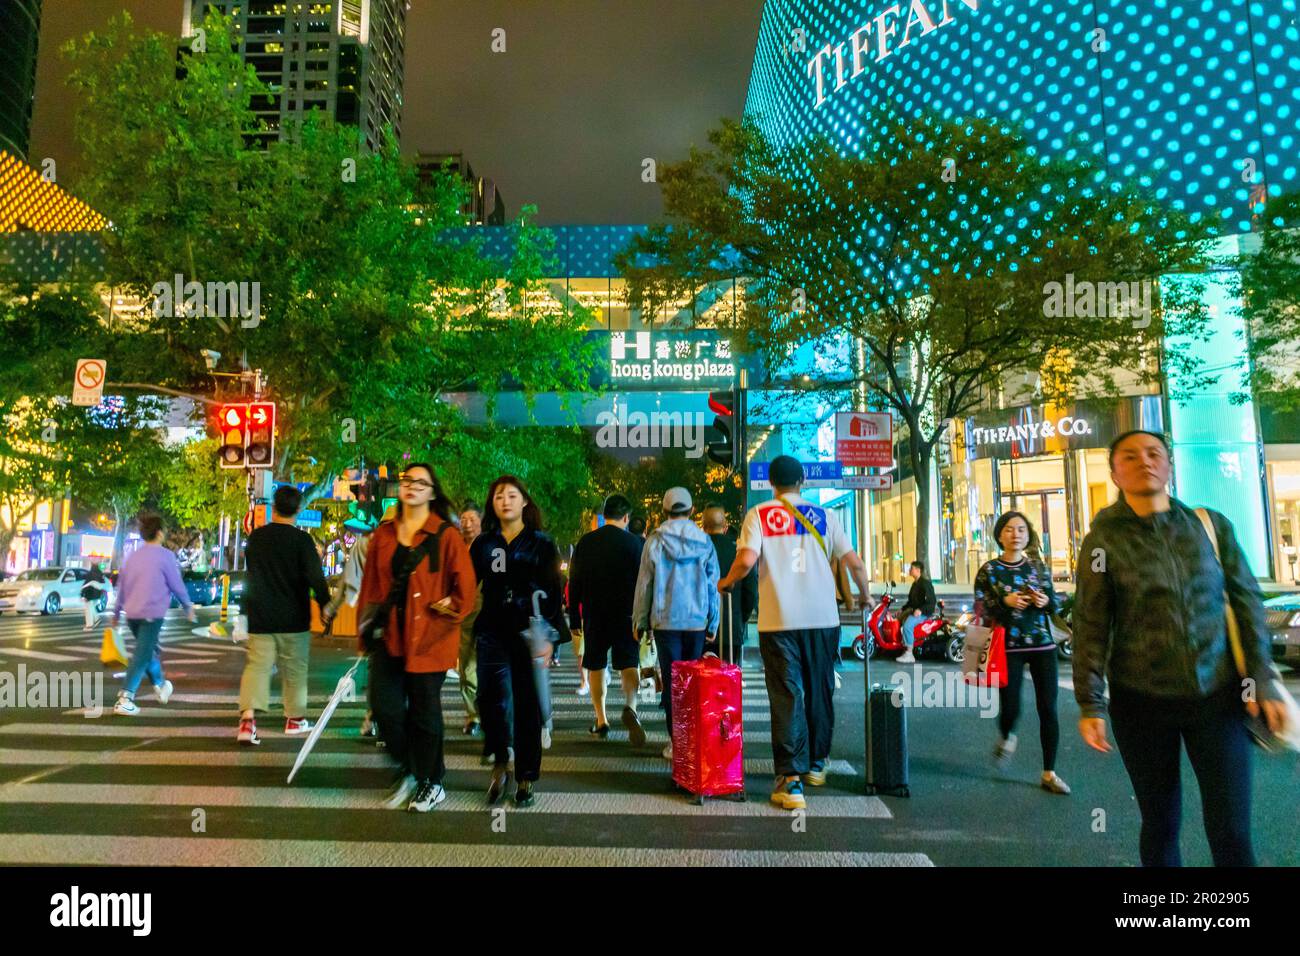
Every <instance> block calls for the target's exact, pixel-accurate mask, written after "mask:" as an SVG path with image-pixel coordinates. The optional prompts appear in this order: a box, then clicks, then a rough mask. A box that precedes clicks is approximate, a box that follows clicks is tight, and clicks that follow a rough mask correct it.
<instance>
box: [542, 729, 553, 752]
mask: <svg viewBox="0 0 1300 956" xmlns="http://www.w3.org/2000/svg"><path fill="white" fill-rule="evenodd" d="M542 749H543V750H550V749H551V728H550V727H543V728H542Z"/></svg>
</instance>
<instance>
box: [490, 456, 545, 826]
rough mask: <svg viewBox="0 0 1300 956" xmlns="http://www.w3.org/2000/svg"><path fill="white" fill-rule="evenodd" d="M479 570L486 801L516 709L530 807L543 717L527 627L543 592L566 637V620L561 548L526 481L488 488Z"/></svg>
mask: <svg viewBox="0 0 1300 956" xmlns="http://www.w3.org/2000/svg"><path fill="white" fill-rule="evenodd" d="M470 556H471V558H472V559H473V562H474V573H475V574H476V575H477V576H478V579H479V580H480V581H482V582H483V609H482V610H481V611H480V612H479V615H478V618H477V619H476V620H475V621H474V635H475V637H476V639H477V641H478V705H479V719H480V720H481V721H482V723H483V732H484V736H485V738H486V739H485V743H486V745H487V749H488V751H489V752H490V753H491V754H492V757H493V767H492V779H491V783H490V785H489V787H488V803H489V804H494V803H496V802H497V801H499V800H500V799H501V797H502V795H503V794H504V793H505V791H506V787H507V786H508V785H509V782H510V739H511V729H510V727H509V726H508V725H507V720H508V715H509V714H510V713H511V712H512V711H513V714H514V727H513V730H514V749H515V775H516V777H517V779H518V788H517V789H516V790H515V805H516V806H520V807H527V806H531V805H532V803H533V784H534V783H535V782H536V781H537V779H538V777H539V776H540V775H541V769H542V736H543V730H544V727H543V721H542V711H541V701H540V698H539V695H538V690H537V683H536V680H537V677H536V675H535V674H534V664H533V658H532V655H531V653H530V651H529V647H528V644H527V643H526V642H525V640H524V637H523V634H522V632H523V631H524V630H525V629H526V628H527V627H528V623H529V618H530V617H532V615H533V594H534V592H537V591H541V592H542V595H541V597H540V606H541V611H542V616H543V617H544V618H545V619H546V620H547V621H548V622H550V623H551V625H552V626H553V627H555V628H556V629H557V630H559V631H560V632H561V640H563V636H564V635H565V634H567V630H568V629H567V627H566V626H565V625H564V623H563V621H562V613H561V608H562V605H563V592H564V586H563V583H562V578H561V574H560V552H559V549H558V548H557V547H556V546H555V542H554V541H553V540H552V539H551V537H550V536H549V535H547V534H545V533H543V531H542V512H541V510H540V509H539V508H538V507H537V505H536V503H535V502H534V501H533V499H532V498H531V497H529V495H528V491H527V489H525V488H524V485H523V483H522V482H521V481H520V480H519V479H518V478H515V477H513V476H511V475H503V476H502V477H500V478H498V479H497V480H496V481H494V482H492V486H491V487H490V488H489V489H488V495H487V513H486V514H484V515H483V530H482V533H480V534H479V536H478V537H477V538H476V539H474V545H473V547H472V548H470Z"/></svg>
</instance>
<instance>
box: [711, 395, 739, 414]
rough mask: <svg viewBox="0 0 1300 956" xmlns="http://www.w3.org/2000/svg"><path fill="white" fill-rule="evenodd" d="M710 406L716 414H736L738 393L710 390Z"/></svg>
mask: <svg viewBox="0 0 1300 956" xmlns="http://www.w3.org/2000/svg"><path fill="white" fill-rule="evenodd" d="M709 408H710V409H711V410H712V411H713V413H714V414H716V415H734V414H736V393H735V392H709Z"/></svg>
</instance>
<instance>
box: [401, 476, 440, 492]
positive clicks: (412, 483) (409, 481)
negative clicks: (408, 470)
mask: <svg viewBox="0 0 1300 956" xmlns="http://www.w3.org/2000/svg"><path fill="white" fill-rule="evenodd" d="M397 483H398V484H399V485H401V486H402V487H403V488H420V489H423V490H425V491H428V490H430V489H432V488H433V485H432V484H430V483H429V482H427V481H425V480H424V479H423V478H411V477H408V476H407V475H402V476H401V477H400V478H398V479H397Z"/></svg>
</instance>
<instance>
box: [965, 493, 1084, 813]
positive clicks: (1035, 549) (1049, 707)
mask: <svg viewBox="0 0 1300 956" xmlns="http://www.w3.org/2000/svg"><path fill="white" fill-rule="evenodd" d="M993 537H994V539H995V540H996V541H997V542H998V543H999V544H1000V545H1002V553H1001V554H1000V555H998V556H997V557H996V558H993V559H992V560H991V561H986V562H985V563H984V566H983V567H981V568H980V570H979V574H977V575H976V576H975V620H977V621H981V622H983V624H984V625H985V626H987V627H994V626H996V625H1001V626H1002V627H1003V628H1004V629H1005V631H1006V650H1007V686H1006V687H1003V688H1002V689H1001V690H1000V691H999V697H1000V707H999V708H998V711H999V712H998V729H999V730H1000V731H1001V736H1000V738H999V739H998V743H997V746H996V747H995V748H994V750H993V759H994V760H995V761H996V762H997V764H998V766H999V767H1005V766H1006V764H1007V763H1008V762H1009V761H1010V760H1011V755H1012V754H1014V753H1015V752H1016V735H1015V734H1013V733H1012V732H1011V731H1012V730H1013V729H1014V728H1015V726H1016V719H1017V718H1018V717H1019V716H1020V688H1021V684H1022V683H1023V682H1024V674H1025V666H1026V665H1028V667H1029V671H1030V674H1031V675H1032V676H1033V679H1034V698H1035V700H1036V701H1037V704H1038V726H1039V740H1040V742H1041V743H1042V747H1043V776H1042V779H1041V781H1040V786H1042V788H1043V789H1044V790H1046V791H1048V792H1049V793H1061V794H1066V793H1069V792H1070V788H1069V787H1068V786H1066V783H1065V781H1064V780H1062V779H1061V778H1060V777H1058V776H1057V775H1056V750H1057V746H1058V745H1059V743H1060V740H1061V728H1060V724H1059V723H1058V721H1057V719H1056V687H1057V673H1056V641H1055V640H1054V639H1053V638H1052V628H1051V626H1050V625H1049V623H1048V620H1049V618H1050V617H1051V615H1052V612H1053V611H1054V610H1055V609H1056V591H1055V590H1054V589H1053V588H1052V575H1051V572H1050V571H1048V570H1047V568H1046V567H1044V565H1043V564H1042V563H1041V562H1040V561H1037V560H1035V559H1033V558H1031V557H1029V556H1028V555H1027V554H1026V551H1028V552H1029V553H1030V554H1037V553H1039V546H1038V534H1037V532H1035V531H1034V526H1033V525H1032V524H1030V523H1029V519H1028V518H1026V517H1025V516H1024V515H1023V514H1021V513H1020V512H1019V511H1008V512H1007V513H1006V514H1004V515H1002V516H1001V517H1000V518H998V520H997V523H996V524H995V525H994V526H993Z"/></svg>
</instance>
